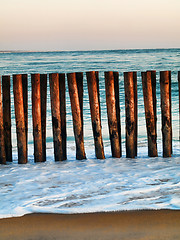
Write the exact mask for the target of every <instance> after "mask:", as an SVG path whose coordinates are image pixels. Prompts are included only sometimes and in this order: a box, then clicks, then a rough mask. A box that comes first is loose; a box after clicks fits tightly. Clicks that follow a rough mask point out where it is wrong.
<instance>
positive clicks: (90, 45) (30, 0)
mask: <svg viewBox="0 0 180 240" xmlns="http://www.w3.org/2000/svg"><path fill="white" fill-rule="evenodd" d="M173 47H174V48H176V47H180V0H0V50H39V51H41V50H93V49H124V48H173Z"/></svg>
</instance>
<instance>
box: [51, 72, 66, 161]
mask: <svg viewBox="0 0 180 240" xmlns="http://www.w3.org/2000/svg"><path fill="white" fill-rule="evenodd" d="M49 84H50V95H51V113H52V124H53V141H54V156H55V161H62V160H64V159H63V148H62V136H61V115H60V99H59V96H60V94H59V74H58V73H51V74H49Z"/></svg>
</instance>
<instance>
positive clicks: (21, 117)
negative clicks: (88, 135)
mask: <svg viewBox="0 0 180 240" xmlns="http://www.w3.org/2000/svg"><path fill="white" fill-rule="evenodd" d="M13 93H14V107H15V117H16V133H17V147H18V163H19V164H23V163H27V142H26V141H27V137H26V136H27V135H26V126H25V114H24V101H23V86H22V75H21V74H18V75H13Z"/></svg>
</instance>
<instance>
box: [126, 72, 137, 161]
mask: <svg viewBox="0 0 180 240" xmlns="http://www.w3.org/2000/svg"><path fill="white" fill-rule="evenodd" d="M124 88H125V110H126V157H127V158H134V157H135V156H136V143H135V136H136V132H135V127H136V122H135V102H134V95H135V94H134V73H133V72H125V73H124Z"/></svg>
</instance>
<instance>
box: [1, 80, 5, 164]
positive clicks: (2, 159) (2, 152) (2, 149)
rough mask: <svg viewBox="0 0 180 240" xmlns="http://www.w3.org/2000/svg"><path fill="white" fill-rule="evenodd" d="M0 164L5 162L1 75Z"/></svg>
mask: <svg viewBox="0 0 180 240" xmlns="http://www.w3.org/2000/svg"><path fill="white" fill-rule="evenodd" d="M0 164H6V151H5V144H4V124H3V106H2V95H1V77H0Z"/></svg>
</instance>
